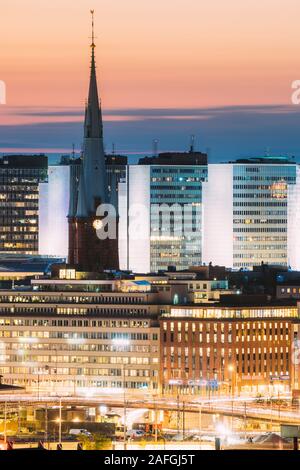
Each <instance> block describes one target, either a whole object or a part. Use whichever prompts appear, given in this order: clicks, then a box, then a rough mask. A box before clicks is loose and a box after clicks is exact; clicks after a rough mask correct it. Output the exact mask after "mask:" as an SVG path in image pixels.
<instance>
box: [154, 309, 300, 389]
mask: <svg viewBox="0 0 300 470" xmlns="http://www.w3.org/2000/svg"><path fill="white" fill-rule="evenodd" d="M160 326H161V332H160V336H161V388H162V390H163V392H164V393H166V394H168V393H170V394H175V395H177V394H200V395H203V396H205V397H206V398H207V397H209V396H212V394H218V393H220V394H226V395H229V396H231V395H232V396H233V395H235V396H236V395H239V394H247V393H250V394H252V395H253V394H257V393H262V394H264V395H273V396H277V395H278V393H281V392H283V393H285V392H288V391H290V390H292V389H298V388H299V363H298V362H297V361H295V358H296V350H295V344H298V343H297V341H298V342H299V339H300V328H299V327H300V317H299V312H298V309H297V307H296V305H295V302H294V303H293V302H292V303H291V304H290V305H289V304H282V303H280V301H277V303H274V304H273V305H272V304H270V303H265V304H264V303H262V304H261V305H258V306H253V305H249V306H246V305H245V304H241V305H234V304H232V305H230V304H226V305H222V304H219V305H213V306H208V305H206V306H195V305H191V306H172V307H171V309H170V311H169V312H168V313H165V314H163V315H162V317H161V318H160Z"/></svg>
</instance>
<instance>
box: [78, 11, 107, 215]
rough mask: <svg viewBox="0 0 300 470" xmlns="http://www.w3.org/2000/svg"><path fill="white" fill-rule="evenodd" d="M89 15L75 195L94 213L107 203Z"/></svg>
mask: <svg viewBox="0 0 300 470" xmlns="http://www.w3.org/2000/svg"><path fill="white" fill-rule="evenodd" d="M91 15H92V38H91V39H92V43H91V46H90V47H91V50H92V55H91V71H90V82H89V91H88V100H87V103H86V109H85V120H84V144H83V162H82V165H83V172H82V175H81V178H83V179H84V181H83V182H82V184H81V185H80V187H79V196H80V192H82V191H84V192H85V197H84V199H85V207H86V211H87V213H88V215H94V216H95V213H96V209H97V207H98V205H99V204H100V203H102V204H103V203H106V202H108V185H107V176H106V167H105V155H104V144H103V123H102V112H101V106H100V100H99V95H98V86H97V76H96V60H95V48H96V45H95V29H94V28H95V27H94V10H91ZM82 200H83V199H82ZM77 211H78V212H77V213H78V216H79V213H81V212H82V211H79V207H78V208H77ZM80 215H81V214H80Z"/></svg>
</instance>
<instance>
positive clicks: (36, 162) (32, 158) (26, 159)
mask: <svg viewBox="0 0 300 470" xmlns="http://www.w3.org/2000/svg"><path fill="white" fill-rule="evenodd" d="M0 168H21V169H30V168H34V169H47V168H48V157H47V155H45V154H37V155H27V154H24V155H4V156H3V157H1V158H0Z"/></svg>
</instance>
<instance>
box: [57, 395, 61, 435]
mask: <svg viewBox="0 0 300 470" xmlns="http://www.w3.org/2000/svg"><path fill="white" fill-rule="evenodd" d="M58 440H59V444H61V397H60V399H59V428H58Z"/></svg>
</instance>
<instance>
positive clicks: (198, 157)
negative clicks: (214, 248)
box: [119, 150, 207, 273]
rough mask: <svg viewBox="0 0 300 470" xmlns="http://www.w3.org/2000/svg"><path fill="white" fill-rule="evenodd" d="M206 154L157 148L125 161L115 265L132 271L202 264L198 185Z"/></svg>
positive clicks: (145, 271)
mask: <svg viewBox="0 0 300 470" xmlns="http://www.w3.org/2000/svg"><path fill="white" fill-rule="evenodd" d="M206 177H207V156H206V154H203V153H200V152H194V151H193V150H191V151H190V152H187V153H166V154H164V153H162V154H160V155H159V156H158V157H153V158H151V157H150V158H145V159H142V160H141V161H140V164H139V165H130V166H128V170H127V180H126V183H120V184H119V215H120V220H119V259H120V268H121V269H123V270H131V271H133V272H136V273H148V272H158V271H161V270H166V269H168V267H170V266H172V267H176V269H177V270H182V269H187V268H189V267H190V266H199V265H200V264H201V263H202V184H203V181H205V180H206Z"/></svg>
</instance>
